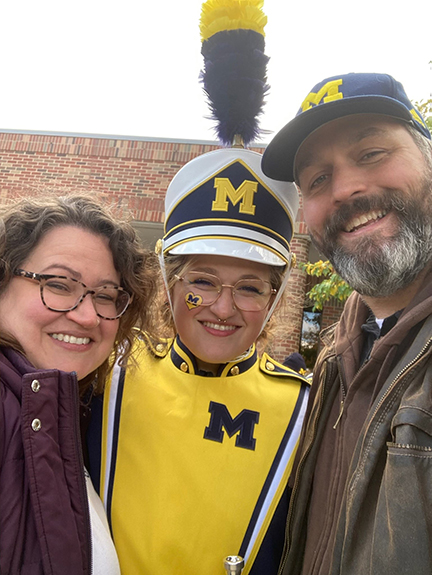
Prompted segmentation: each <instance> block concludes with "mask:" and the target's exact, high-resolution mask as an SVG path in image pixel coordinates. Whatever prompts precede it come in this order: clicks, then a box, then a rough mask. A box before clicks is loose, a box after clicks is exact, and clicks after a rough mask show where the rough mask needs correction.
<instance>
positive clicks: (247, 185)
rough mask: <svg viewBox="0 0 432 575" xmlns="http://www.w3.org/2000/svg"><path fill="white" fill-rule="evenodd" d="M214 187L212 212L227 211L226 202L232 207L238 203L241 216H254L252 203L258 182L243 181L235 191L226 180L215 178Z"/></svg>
mask: <svg viewBox="0 0 432 575" xmlns="http://www.w3.org/2000/svg"><path fill="white" fill-rule="evenodd" d="M214 187H215V189H216V198H215V200H214V202H212V212H215V211H220V212H227V211H228V205H229V204H228V200H229V201H230V202H231V203H232V205H233V206H235V205H237V204H238V203H239V202H240V201H241V202H240V206H239V212H240V213H241V214H248V215H250V216H254V215H255V208H256V206H255V205H254V203H253V200H254V194H255V192H256V191H257V189H258V182H251V181H250V180H244V182H243V183H242V184H240V186H239V187H238V188H237V189H235V188H234V186H233V185H232V183H231V182H230V180H229V179H228V178H215V180H214Z"/></svg>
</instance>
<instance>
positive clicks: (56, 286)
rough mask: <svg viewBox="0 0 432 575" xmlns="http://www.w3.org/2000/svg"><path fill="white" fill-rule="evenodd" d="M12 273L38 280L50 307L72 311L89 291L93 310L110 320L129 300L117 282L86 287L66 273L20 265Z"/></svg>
mask: <svg viewBox="0 0 432 575" xmlns="http://www.w3.org/2000/svg"><path fill="white" fill-rule="evenodd" d="M14 275H16V276H20V277H25V278H28V279H31V280H36V281H38V282H39V285H40V296H41V299H42V303H43V304H44V306H45V307H47V308H48V309H49V310H51V311H58V312H66V311H72V310H74V309H76V308H77V307H78V306H79V304H80V303H82V302H83V300H84V298H85V297H86V296H87V295H90V296H91V298H92V301H93V306H94V308H95V311H96V314H97V315H98V316H99V317H101V318H102V319H108V320H113V319H118V318H119V317H121V316H122V315H123V314H124V312H125V311H126V310H127V308H128V306H129V304H130V302H131V301H132V297H131V295H130V294H129V293H128V292H127V291H126V290H125V289H123V288H122V287H119V286H116V285H104V286H101V287H96V288H89V287H87V286H86V285H85V284H83V283H82V282H80V281H79V280H76V279H74V278H69V277H67V276H57V275H51V274H37V273H34V272H28V271H26V270H22V269H18V270H15V272H14Z"/></svg>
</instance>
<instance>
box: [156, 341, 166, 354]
mask: <svg viewBox="0 0 432 575" xmlns="http://www.w3.org/2000/svg"><path fill="white" fill-rule="evenodd" d="M163 350H164V344H163V343H158V344H157V346H156V351H158V352H159V353H160V352H161V351H163Z"/></svg>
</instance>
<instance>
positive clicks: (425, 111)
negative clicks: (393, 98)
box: [415, 60, 432, 132]
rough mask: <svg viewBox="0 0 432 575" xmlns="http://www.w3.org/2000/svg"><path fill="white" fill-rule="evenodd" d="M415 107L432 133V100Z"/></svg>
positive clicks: (418, 103) (416, 104)
mask: <svg viewBox="0 0 432 575" xmlns="http://www.w3.org/2000/svg"><path fill="white" fill-rule="evenodd" d="M429 65H430V66H432V60H431V61H430V62H429ZM415 106H416V108H417V110H418V111H419V112H420V114H421V115H422V116H423V118H424V120H425V122H426V125H427V127H428V128H429V130H430V131H431V132H432V98H429V100H420V101H419V102H415Z"/></svg>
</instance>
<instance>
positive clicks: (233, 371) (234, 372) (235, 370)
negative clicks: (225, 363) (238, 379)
mask: <svg viewBox="0 0 432 575" xmlns="http://www.w3.org/2000/svg"><path fill="white" fill-rule="evenodd" d="M239 373H240V368H239V366H238V365H235V366H234V367H232V368H231V369H230V374H231V375H238V374H239Z"/></svg>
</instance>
